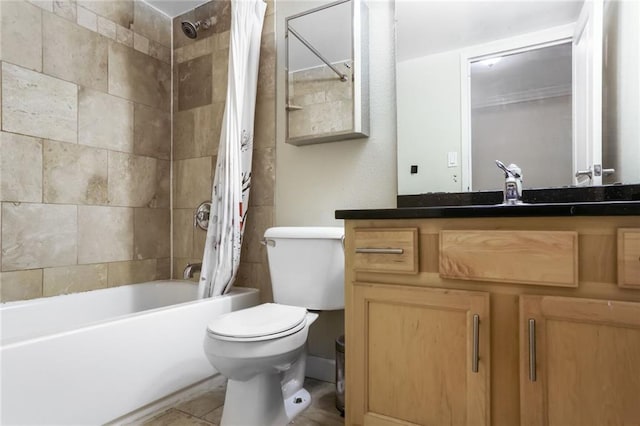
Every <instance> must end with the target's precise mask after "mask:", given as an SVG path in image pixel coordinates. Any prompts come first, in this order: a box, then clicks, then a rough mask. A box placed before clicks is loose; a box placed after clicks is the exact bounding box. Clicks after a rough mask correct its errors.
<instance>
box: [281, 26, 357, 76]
mask: <svg viewBox="0 0 640 426" xmlns="http://www.w3.org/2000/svg"><path fill="white" fill-rule="evenodd" d="M288 33H291V34H293V35H294V36H295V37H296V38H297V39H298V40H299V41H300V43H302V44H304V45H305V46H306V47H307V49H309V50H310V51H311V52H313V54H314V55H316V56H317V57H318V58H319V59H320V60H321V61H322V62H324V63H325V64H327V66H328V67H329V68H331V69H332V70H333V72H335V73H336V74H338V77H340V81H347V75H346V74H343V73H341V72H340V71H338V69H337V68H336V67H334V66H333V65H331V63H329V60H328V59H327V58H325V57H324V56H322V53H320V52H318V50H317V49H316V48H315V47H313V46H312V45H311V43H309V42H308V41H307V40H306V39H305V38H304V37H302V36H301V35H300V34H298V32H297V31H296V30H294V29H293V28H291V27H290V26H289V25H287V36H288V35H289V34H288Z"/></svg>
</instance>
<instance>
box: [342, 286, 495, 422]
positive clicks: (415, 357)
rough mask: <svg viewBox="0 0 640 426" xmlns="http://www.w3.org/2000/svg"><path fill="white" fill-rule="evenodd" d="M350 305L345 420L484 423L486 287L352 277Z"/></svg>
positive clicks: (486, 399)
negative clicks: (423, 284) (418, 285)
mask: <svg viewBox="0 0 640 426" xmlns="http://www.w3.org/2000/svg"><path fill="white" fill-rule="evenodd" d="M351 309H353V311H352V315H349V318H351V320H352V321H353V327H349V328H348V330H352V333H351V335H347V342H346V351H347V364H346V370H347V375H348V376H347V377H348V378H349V379H350V380H348V381H347V392H348V394H349V395H348V400H347V408H346V412H347V416H348V418H347V424H350V425H351V424H364V425H398V424H404V425H414V424H418V425H444V424H450V425H485V424H489V333H490V327H489V295H488V294H487V293H482V292H471V291H453V290H444V289H426V288H416V287H405V286H397V285H380V284H364V283H355V284H354V289H353V300H352V306H351ZM349 404H350V405H349Z"/></svg>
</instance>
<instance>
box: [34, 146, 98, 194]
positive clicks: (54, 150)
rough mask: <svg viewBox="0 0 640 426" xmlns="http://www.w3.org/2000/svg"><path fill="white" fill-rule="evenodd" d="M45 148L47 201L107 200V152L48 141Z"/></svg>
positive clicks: (44, 171)
mask: <svg viewBox="0 0 640 426" xmlns="http://www.w3.org/2000/svg"><path fill="white" fill-rule="evenodd" d="M43 151H44V152H43V164H44V170H43V179H44V182H43V187H44V190H43V196H44V202H45V203H56V204H106V203H107V151H104V150H102V149H95V148H89V147H86V146H82V145H76V144H69V143H64V142H55V141H49V140H46V141H44V150H43Z"/></svg>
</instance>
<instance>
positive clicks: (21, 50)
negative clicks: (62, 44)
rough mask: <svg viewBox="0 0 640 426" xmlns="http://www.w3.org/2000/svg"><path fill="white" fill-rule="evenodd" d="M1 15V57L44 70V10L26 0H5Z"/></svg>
mask: <svg viewBox="0 0 640 426" xmlns="http://www.w3.org/2000/svg"><path fill="white" fill-rule="evenodd" d="M0 15H1V17H0V58H1V59H2V60H3V61H9V62H11V63H14V64H17V65H21V66H23V67H25V68H30V69H32V70H36V71H42V11H41V10H40V9H39V8H38V7H36V6H34V5H32V4H30V3H27V2H24V1H3V2H0Z"/></svg>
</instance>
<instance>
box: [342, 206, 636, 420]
mask: <svg viewBox="0 0 640 426" xmlns="http://www.w3.org/2000/svg"><path fill="white" fill-rule="evenodd" d="M638 224H640V218H639V217H638V216H619V217H617V216H609V217H530V218H529V217H526V218H483V219H477V218H459V219H443V218H433V219H426V218H425V219H376V220H370V219H347V220H346V221H345V233H346V240H345V256H346V270H345V288H346V293H345V306H346V308H345V320H346V324H345V331H346V366H347V367H346V380H347V381H346V416H347V417H346V424H347V425H398V424H401V425H416V424H417V425H441V424H452V425H509V426H511V425H516V424H523V425H543V424H544V425H547V424H548V425H554V424H555V425H563V426H571V425H587V424H594V425H596V424H612V425H613V424H636V423H637V422H638V419H640V404H639V403H638V401H639V399H638V395H640V291H639V290H638V289H637V288H625V287H621V286H619V285H618V273H619V270H620V267H619V266H620V262H619V259H618V258H619V257H620V256H621V255H620V254H619V253H618V247H619V246H620V244H619V241H618V238H619V234H620V233H619V232H618V230H619V229H626V231H625V232H624V233H623V235H625V236H626V238H627V240H626V241H627V244H626V247H627V249H626V250H627V254H626V255H622V256H624V258H625V259H627V261H626V263H625V265H626V266H625V268H626V269H625V271H629V270H631V271H632V272H631V273H632V275H633V271H634V270H635V269H633V268H636V265H635V263H633V262H631V261H630V260H628V259H630V256H629V255H628V253H629V252H632V253H635V250H636V246H635V245H634V244H635V243H633V242H634V241H635V239H634V238H635V235H637V234H635V233H633V234H630V232H631V231H634V232H636V231H637V230H638ZM397 233H400V234H397ZM365 235H366V236H367V238H363V236H365ZM392 235H394V237H393V238H387V237H389V236H392ZM397 235H402V236H403V238H397ZM629 235H632V236H633V237H631V241H632V243H633V244H631V243H629V241H630V237H629ZM401 241H404V243H403V244H404V246H400V245H399V242H401ZM456 241H457V242H458V243H456ZM505 246H506V247H508V248H509V250H506V251H505V250H502V249H501V247H503V248H504V247H505ZM629 247H631V248H629ZM363 249H364V250H363ZM367 249H375V250H367ZM473 253H477V254H478V256H473ZM550 253H551V254H550ZM363 256H364V257H365V258H366V261H365V258H363ZM632 256H635V254H633V255H632ZM465 259H467V260H468V261H467V260H465ZM478 259H481V260H480V261H479V262H478ZM638 261H639V262H640V260H638ZM385 265H387V266H385ZM388 265H393V266H388ZM398 265H404V266H403V267H398ZM411 265H414V266H415V268H413V267H411ZM531 265H534V266H533V267H532V266H531ZM483 266H484V267H483ZM519 271H520V272H519ZM627 281H628V279H627Z"/></svg>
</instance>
